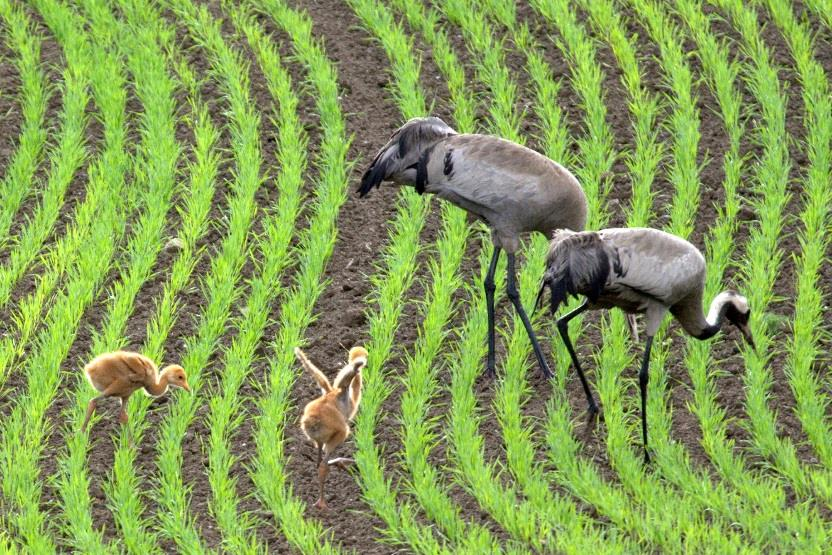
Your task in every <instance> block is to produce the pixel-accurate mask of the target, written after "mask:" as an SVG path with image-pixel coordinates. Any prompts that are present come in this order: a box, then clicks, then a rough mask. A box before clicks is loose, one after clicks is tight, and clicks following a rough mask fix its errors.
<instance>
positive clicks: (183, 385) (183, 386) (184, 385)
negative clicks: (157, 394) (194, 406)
mask: <svg viewBox="0 0 832 555" xmlns="http://www.w3.org/2000/svg"><path fill="white" fill-rule="evenodd" d="M182 389H184V390H185V391H187V392H188V393H190V392H191V386H189V385H188V382H185V383H183V384H182Z"/></svg>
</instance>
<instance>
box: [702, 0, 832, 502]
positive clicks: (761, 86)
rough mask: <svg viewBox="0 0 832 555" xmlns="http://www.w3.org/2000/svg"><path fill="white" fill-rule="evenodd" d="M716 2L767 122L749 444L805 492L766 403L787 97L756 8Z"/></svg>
mask: <svg viewBox="0 0 832 555" xmlns="http://www.w3.org/2000/svg"><path fill="white" fill-rule="evenodd" d="M717 3H718V5H719V7H720V8H721V9H722V10H723V11H725V12H726V13H727V14H728V16H729V17H730V21H731V22H732V24H733V25H734V27H735V28H736V29H737V31H738V32H739V34H740V36H741V37H742V49H743V51H744V53H745V54H746V55H747V57H748V58H749V60H750V63H751V68H750V70H749V75H748V78H747V84H748V88H749V89H750V90H751V91H752V92H753V93H754V94H755V96H757V98H758V99H759V103H760V107H761V112H762V118H763V122H764V125H762V126H760V128H759V132H758V141H759V143H760V145H761V147H762V153H761V156H760V161H759V166H758V169H757V175H756V179H755V185H756V189H757V192H758V197H757V199H756V201H755V202H754V203H753V204H754V207H755V212H756V213H757V214H758V217H759V224H758V225H755V226H753V227H752V228H751V230H750V233H749V239H748V246H747V251H746V262H745V270H744V271H743V278H744V282H745V284H746V290H747V291H748V292H749V297H748V300H749V303H750V304H751V305H752V306H754V307H755V308H756V310H757V312H756V314H757V315H758V316H757V318H756V321H755V318H754V316H752V320H751V322H752V325H751V327H752V329H753V330H754V338H755V342H756V344H757V349H756V351H755V352H751V351H750V350H746V352H745V353H744V359H745V367H746V372H745V373H744V375H743V380H744V382H745V389H746V400H745V405H746V414H747V415H748V419H749V427H750V431H751V436H752V441H751V448H752V450H753V451H755V452H756V453H758V454H760V455H761V456H763V457H766V458H768V459H770V460H771V461H772V462H773V463H774V468H775V469H776V470H777V471H778V472H780V473H781V474H783V475H784V476H785V477H786V478H787V479H788V480H789V482H790V483H791V485H792V487H793V488H794V489H795V491H796V492H797V493H798V494H799V495H801V496H802V495H805V494H806V493H807V491H808V490H809V488H810V487H811V486H812V484H813V482H812V481H810V480H809V479H808V476H807V475H806V472H805V469H804V468H803V467H802V465H801V464H800V463H799V462H798V460H797V455H796V453H795V449H794V445H793V444H792V442H791V441H790V440H788V439H786V438H782V437H779V436H778V435H777V431H776V418H775V415H774V412H773V411H772V410H771V409H770V407H769V406H768V400H769V396H770V391H771V387H772V374H771V372H769V371H768V369H767V365H768V361H769V359H770V358H771V357H772V356H773V353H772V352H770V349H771V347H772V346H773V336H772V332H771V328H770V326H768V325H767V323H766V322H765V321H763V320H762V319H761V318H760V316H759V315H760V314H765V310H766V308H767V307H768V306H769V304H770V303H771V302H772V301H773V300H774V290H773V284H774V282H775V280H776V278H777V274H778V269H779V268H780V266H781V262H782V260H783V251H782V249H781V248H780V247H779V241H780V238H781V236H782V233H783V214H784V211H785V208H786V204H787V203H788V201H789V194H788V191H787V185H788V182H789V172H790V169H791V162H790V159H789V152H788V144H789V134H788V132H787V131H786V128H785V125H786V99H785V95H784V93H783V92H782V88H781V87H780V86H779V82H780V81H779V78H778V73H777V70H776V68H775V67H774V66H773V63H772V62H771V53H770V50H769V48H768V46H767V45H766V44H765V42H764V41H763V39H762V37H761V36H760V30H759V24H758V22H757V12H756V10H754V9H751V8H749V7H748V6H745V5H743V4H742V3H740V2H735V1H733V0H720V1H719V2H717ZM757 307H759V308H757ZM814 485H818V484H817V483H815V484H814ZM827 487H828V485H827ZM819 493H822V494H826V495H829V494H830V493H832V492H830V491H828V489H827V488H824V491H820V492H819Z"/></svg>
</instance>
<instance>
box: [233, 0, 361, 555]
mask: <svg viewBox="0 0 832 555" xmlns="http://www.w3.org/2000/svg"><path fill="white" fill-rule="evenodd" d="M253 4H254V7H255V8H256V9H257V10H258V11H260V12H262V13H263V14H264V15H267V16H269V17H270V18H271V19H272V20H273V21H274V22H275V23H276V24H277V25H278V27H279V28H280V29H282V30H283V31H284V32H286V33H287V34H288V35H289V37H290V38H291V41H292V48H293V50H294V54H295V56H296V57H297V60H298V61H299V62H301V63H302V64H303V66H304V67H305V69H306V73H307V76H308V80H309V82H310V83H311V84H312V87H313V89H314V91H315V94H314V97H315V106H316V111H317V112H318V115H319V117H320V126H321V142H320V147H319V150H318V152H319V154H318V156H317V158H316V160H315V166H316V167H317V169H318V180H317V186H316V187H315V202H314V215H313V216H312V217H311V220H310V221H309V227H308V229H307V231H306V232H305V233H304V234H303V235H302V238H301V242H300V244H299V246H298V257H299V259H298V272H297V274H296V276H295V278H294V283H293V286H292V288H291V290H289V291H288V292H287V293H286V295H285V297H284V300H283V303H282V305H281V308H280V319H279V324H280V325H279V332H278V333H277V335H276V336H275V338H274V339H273V340H272V342H271V343H270V345H269V351H270V356H269V367H268V373H267V377H266V380H265V381H264V383H263V385H262V386H261V388H260V393H261V396H260V398H259V399H258V401H257V407H258V409H259V410H258V412H259V415H258V416H257V418H256V427H255V431H254V442H255V445H256V455H255V458H254V460H253V461H252V463H251V465H250V469H249V475H250V476H251V479H252V481H253V482H254V484H255V486H256V493H255V495H256V496H257V498H258V499H259V500H260V501H261V502H262V504H263V506H264V507H265V508H266V509H267V510H268V512H269V513H271V515H273V518H274V522H275V526H276V527H277V528H278V530H279V531H281V532H282V533H283V535H284V536H285V537H286V539H287V540H288V541H289V543H290V545H292V546H294V548H295V549H297V550H298V551H299V552H301V553H310V554H311V553H315V554H317V553H338V552H339V551H340V550H338V549H337V548H336V547H335V546H333V544H332V543H331V541H330V539H329V537H328V534H327V533H325V532H324V530H323V528H322V526H321V525H320V523H318V522H316V521H314V520H307V519H306V518H304V512H305V506H304V504H303V503H302V502H301V501H300V500H299V499H298V498H297V497H295V496H294V495H293V493H292V491H291V486H290V485H289V483H288V482H289V475H288V472H287V467H286V460H285V459H286V456H285V451H284V444H285V430H286V426H287V424H288V423H289V414H290V412H291V408H290V407H291V402H290V395H291V391H292V387H293V385H294V382H295V378H296V376H297V375H298V372H297V370H296V365H295V361H294V357H293V355H292V349H293V348H294V347H296V346H298V345H300V344H302V343H303V334H304V331H305V329H306V327H307V326H308V325H309V323H310V322H311V321H312V318H313V308H314V305H315V301H316V300H317V298H318V297H319V296H320V294H321V292H322V291H323V288H324V286H325V283H324V280H323V275H324V271H325V269H326V264H327V261H328V260H329V258H330V256H331V254H332V251H333V248H334V245H335V240H336V237H337V227H336V218H337V216H338V211H339V209H340V208H341V206H342V205H343V203H344V201H345V200H346V191H347V184H348V179H349V177H348V176H349V173H350V169H351V164H350V163H348V162H347V161H346V157H347V151H348V149H349V144H350V140H349V139H348V138H347V134H346V124H345V121H344V117H343V115H342V113H341V108H340V104H339V90H338V84H337V83H338V77H337V72H336V70H335V67H334V66H333V64H332V63H331V62H330V61H329V60H328V59H327V57H326V54H325V52H324V50H323V48H322V47H321V46H320V44H319V43H318V42H317V41H316V40H315V39H314V38H313V35H312V23H311V20H310V19H309V18H308V16H306V15H305V14H304V13H302V12H299V11H296V10H294V9H292V8H290V7H289V6H288V5H287V4H286V3H285V2H283V0H259V1H258V2H256V3H253ZM286 84H287V85H288V83H286ZM284 96H285V95H284ZM286 108H287V109H288V108H289V106H287V107H286ZM247 518H250V519H252V520H253V519H254V515H248V516H247Z"/></svg>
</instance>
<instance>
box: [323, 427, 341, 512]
mask: <svg viewBox="0 0 832 555" xmlns="http://www.w3.org/2000/svg"><path fill="white" fill-rule="evenodd" d="M345 439H347V431H346V430H339V431H337V432H336V433H335V434H333V436H332V437H331V438H330V439H329V441H327V442H326V445H325V446H324V456H323V461H322V462H321V463H320V464H319V465H318V501H317V502H316V503H315V507H316V508H317V509H318V510H321V511H325V510H326V509H327V508H328V506H327V504H326V499H324V484H325V483H326V477H327V476H329V457H330V455H332V453H333V452H335V450H336V449H337V448H338V446H339V445H341V444H342V443H344V440H345Z"/></svg>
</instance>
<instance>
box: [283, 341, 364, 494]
mask: <svg viewBox="0 0 832 555" xmlns="http://www.w3.org/2000/svg"><path fill="white" fill-rule="evenodd" d="M295 356H296V357H297V358H298V361H300V363H301V365H302V366H303V367H304V368H305V369H306V371H307V372H309V373H310V374H311V375H312V377H313V378H314V379H315V381H316V382H317V383H318V386H319V387H320V388H321V396H320V397H319V398H317V399H315V400H314V401H310V402H309V403H308V404H307V405H306V407H304V409H303V416H302V417H301V419H300V427H301V429H302V430H303V433H304V434H306V437H308V438H309V439H310V440H311V441H312V442H313V443H314V444H315V447H317V449H318V458H317V462H316V467H317V468H318V482H319V487H320V491H319V496H318V501H317V502H316V503H315V506H316V507H317V508H319V509H326V508H327V504H326V501H325V500H324V483H325V482H326V477H327V475H328V474H329V466H330V465H333V464H335V465H338V466H344V465H345V464H346V463H347V462H351V461H350V459H345V458H343V457H342V458H339V459H330V457H331V456H332V454H333V452H334V451H335V449H337V448H338V446H340V445H341V444H342V443H344V440H346V439H347V436H348V435H349V433H350V426H349V421H350V420H352V418H353V417H354V416H355V413H356V412H357V411H358V405H359V404H360V402H361V368H362V367H363V366H365V365H366V364H367V351H366V350H365V349H364V348H363V347H353V348H352V349H350V352H349V362H348V363H347V364H346V365H345V366H344V367H343V368H342V369H341V371H340V372H338V375H337V376H336V377H335V380H334V381H333V382H332V384H330V383H329V380H328V379H327V377H326V376H325V375H324V374H323V372H321V371H320V370H319V369H318V367H317V366H315V365H314V364H312V362H311V361H310V360H309V359H308V358H307V357H306V355H305V354H304V353H303V351H301V350H300V349H299V348H296V349H295Z"/></svg>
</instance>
